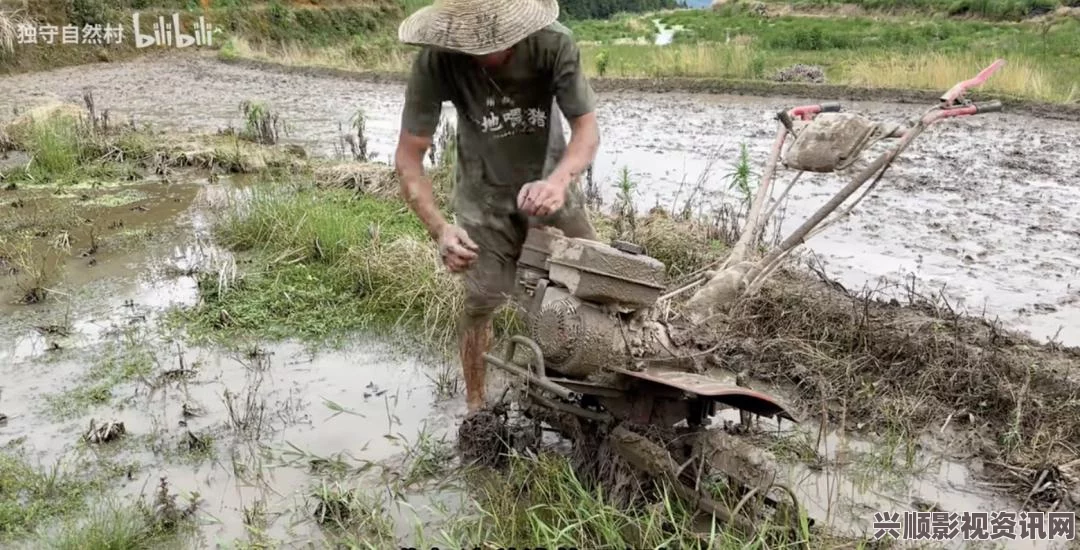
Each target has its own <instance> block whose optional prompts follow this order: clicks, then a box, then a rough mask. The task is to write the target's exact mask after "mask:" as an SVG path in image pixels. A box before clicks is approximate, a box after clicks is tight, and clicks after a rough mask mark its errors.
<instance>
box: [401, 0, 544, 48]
mask: <svg viewBox="0 0 1080 550" xmlns="http://www.w3.org/2000/svg"><path fill="white" fill-rule="evenodd" d="M558 18H559V3H558V0H488V1H486V2H484V1H476V0H471V1H470V0H446V1H442V2H436V3H435V4H434V5H431V6H426V7H423V8H420V9H419V10H417V11H416V12H415V13H413V14H412V15H410V16H409V17H407V18H405V20H404V21H402V23H401V25H400V26H399V27H398V39H399V40H401V41H402V42H404V43H405V44H412V45H416V46H433V47H436V48H440V49H446V50H452V51H457V52H461V53H466V54H470V55H487V54H489V53H495V52H498V51H502V50H505V49H507V48H509V47H511V46H513V45H514V44H516V43H518V42H520V41H522V40H524V39H525V38H526V37H528V36H529V35H530V34H532V33H534V32H536V31H538V30H540V29H543V28H544V27H547V26H548V25H550V24H552V23H554V22H555V21H557V20H558Z"/></svg>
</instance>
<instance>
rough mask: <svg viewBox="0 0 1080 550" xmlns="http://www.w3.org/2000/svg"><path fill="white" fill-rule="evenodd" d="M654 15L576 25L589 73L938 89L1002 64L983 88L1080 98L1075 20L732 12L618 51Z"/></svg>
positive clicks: (709, 13)
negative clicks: (803, 74) (812, 74)
mask: <svg viewBox="0 0 1080 550" xmlns="http://www.w3.org/2000/svg"><path fill="white" fill-rule="evenodd" d="M653 17H654V16H625V17H621V18H618V19H615V20H611V21H603V22H586V23H582V24H578V25H574V26H573V28H574V30H575V33H576V35H577V37H578V39H579V40H581V41H583V42H584V43H586V44H588V46H587V47H586V48H585V51H586V57H587V62H588V64H589V66H590V69H591V70H594V71H596V73H597V74H603V75H605V76H650V77H663V76H680V77H723V78H741V79H768V78H772V77H773V76H774V75H775V74H776V72H777V71H778V70H780V69H782V68H784V67H788V66H791V65H794V64H797V63H801V64H810V65H818V66H820V67H822V68H823V69H824V71H825V76H826V79H827V81H829V82H832V83H838V84H853V85H859V86H883V87H899V88H928V89H939V88H941V87H942V86H946V87H947V86H948V85H949V84H951V83H952V82H955V81H956V80H957V78H958V77H959V78H966V75H970V74H972V71H977V70H978V69H979V68H980V67H982V66H985V65H987V64H989V63H990V62H991V61H993V59H995V58H998V57H1003V58H1005V59H1007V61H1008V62H1009V63H1008V66H1007V67H1006V69H1005V70H1004V71H1002V73H1001V74H999V75H997V76H996V77H995V79H994V81H992V82H991V83H990V85H989V88H991V89H996V90H998V91H1000V92H1003V93H1012V94H1016V95H1021V96H1027V97H1037V98H1040V99H1045V100H1054V101H1076V100H1080V20H1078V19H1075V18H1069V17H1059V18H1053V19H1047V20H1046V21H1042V22H1035V21H1028V22H1022V23H1013V22H991V21H985V20H973V19H952V18H919V17H914V16H903V17H899V16H898V17H869V16H860V17H855V16H853V17H842V18H841V17H803V16H794V15H790V16H777V17H768V18H762V17H759V16H756V15H753V14H752V13H749V12H748V11H747V10H746V9H744V8H739V7H730V6H729V7H724V8H722V9H719V10H683V11H675V12H666V13H663V14H659V15H657V16H655V17H656V18H659V19H660V20H661V22H662V23H663V24H664V25H666V26H669V27H681V28H682V29H683V30H681V31H679V32H677V33H676V34H675V37H674V42H673V44H672V45H670V46H666V47H656V46H651V45H635V44H625V43H620V38H634V37H638V36H641V35H642V32H643V31H642V30H641V29H648V28H649V27H650V26H652V22H651V21H650V19H652V18H653ZM653 30H655V29H653ZM650 36H651V35H650Z"/></svg>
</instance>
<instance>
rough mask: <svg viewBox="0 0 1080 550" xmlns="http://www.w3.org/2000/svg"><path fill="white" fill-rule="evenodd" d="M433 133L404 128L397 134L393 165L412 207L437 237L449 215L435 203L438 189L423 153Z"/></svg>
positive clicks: (429, 144) (433, 235) (436, 237)
mask: <svg viewBox="0 0 1080 550" xmlns="http://www.w3.org/2000/svg"><path fill="white" fill-rule="evenodd" d="M431 142H432V138H431V136H427V137H424V136H416V135H413V134H411V133H409V132H408V130H406V129H404V128H402V129H401V134H400V135H399V136H398V145H397V152H396V153H395V154H394V165H395V168H396V169H397V175H398V181H399V182H400V186H401V194H402V196H403V197H404V198H405V201H406V202H408V204H409V208H410V209H412V211H413V212H414V213H415V214H416V216H417V217H418V218H420V221H421V222H422V223H423V224H424V227H426V228H427V230H428V234H429V235H431V238H432V239H438V238H439V234H440V233H441V232H442V230H443V228H444V227H446V225H447V222H446V218H444V217H443V215H442V212H439V207H438V206H436V205H435V193H434V190H433V188H432V183H431V178H429V177H427V175H425V174H424V154H425V153H427V151H428V149H430V148H431Z"/></svg>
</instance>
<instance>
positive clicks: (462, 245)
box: [439, 224, 480, 273]
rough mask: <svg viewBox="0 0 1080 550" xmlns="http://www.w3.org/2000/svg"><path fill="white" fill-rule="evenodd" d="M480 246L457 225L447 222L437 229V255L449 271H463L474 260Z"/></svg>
mask: <svg viewBox="0 0 1080 550" xmlns="http://www.w3.org/2000/svg"><path fill="white" fill-rule="evenodd" d="M479 250H480V247H479V246H476V243H474V242H473V241H472V239H470V238H469V234H468V233H466V232H465V230H464V229H462V228H461V227H459V226H457V225H453V224H447V225H445V226H444V227H443V228H442V231H439V255H440V256H442V260H443V264H445V265H446V267H447V269H449V270H450V272H451V273H460V272H462V271H465V270H466V269H468V268H469V266H471V265H472V264H473V262H475V261H476V257H477V254H476V253H477V252H479Z"/></svg>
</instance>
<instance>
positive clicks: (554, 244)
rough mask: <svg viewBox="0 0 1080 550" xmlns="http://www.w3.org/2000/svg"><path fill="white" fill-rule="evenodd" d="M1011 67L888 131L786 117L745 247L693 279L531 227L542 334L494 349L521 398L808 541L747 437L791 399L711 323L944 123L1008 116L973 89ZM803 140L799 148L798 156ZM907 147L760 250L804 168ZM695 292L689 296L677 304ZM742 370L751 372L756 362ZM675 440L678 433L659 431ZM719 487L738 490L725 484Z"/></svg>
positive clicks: (528, 272) (823, 169) (807, 111)
mask: <svg viewBox="0 0 1080 550" xmlns="http://www.w3.org/2000/svg"><path fill="white" fill-rule="evenodd" d="M1003 64H1004V62H1003V61H1001V60H999V61H997V62H995V63H994V64H993V65H991V66H989V67H987V68H986V69H984V70H983V71H982V72H980V73H979V74H978V76H976V77H975V78H973V79H971V80H967V81H964V82H961V83H959V84H957V85H956V86H954V87H953V88H952V89H951V90H949V91H948V92H947V93H946V94H944V95H943V96H941V98H940V104H939V105H936V106H934V107H933V108H932V109H930V110H929V111H927V112H926V113H925V114H924V115H923V116H922V117H920V118H918V119H915V120H913V121H911V122H909V123H907V124H887V123H878V122H873V121H871V120H870V119H868V118H866V117H864V116H862V115H859V114H855V113H845V112H841V107H840V105H838V104H821V105H808V106H802V107H796V108H794V109H790V110H787V111H783V112H781V113H779V114H778V115H777V126H778V132H777V137H776V142H775V143H774V146H773V148H772V152H771V154H770V156H769V159H768V161H767V163H766V167H765V170H764V174H763V177H762V181H761V184H760V186H759V189H758V191H757V193H756V195H755V197H754V200H753V202H752V204H751V206H750V208H749V210H748V215H747V221H746V224H745V226H744V228H743V232H742V235H741V237H740V240H739V242H738V243H736V244H735V246H734V247H733V249H732V253H731V254H730V255H729V256H728V257H727V258H725V259H724V260H723V261H722V262H721V263H719V264H718V265H712V266H708V267H707V268H705V269H703V270H701V272H700V273H697V274H692V275H691V276H690V280H689V281H686V280H684V281H668V280H666V276H665V271H666V268H665V265H664V264H663V263H661V262H660V261H658V260H656V259H654V258H652V257H650V256H647V255H646V254H645V252H646V251H644V250H642V248H641V247H639V246H637V245H634V244H632V243H628V242H624V241H616V242H613V243H611V244H610V245H607V244H603V243H598V242H593V241H586V240H580V239H570V238H566V237H563V236H561V235H559V234H557V232H549V231H548V230H542V229H533V230H531V231H530V233H529V236H528V240H527V242H526V244H525V247H524V250H523V252H522V255H521V258H520V260H519V262H518V268H519V269H518V283H519V287H518V290H519V294H518V297H517V300H516V301H517V303H518V305H519V307H520V308H521V309H522V310H523V311H524V312H525V313H526V317H527V326H528V336H525V335H517V336H514V337H513V338H512V339H511V341H510V342H509V345H508V347H507V349H506V350H505V354H504V355H503V356H502V357H500V356H498V355H496V354H495V353H489V354H486V355H485V356H484V357H485V360H486V362H487V363H488V364H489V365H492V366H494V367H497V368H499V369H501V370H502V371H505V372H506V373H508V374H509V375H511V376H512V380H514V382H513V383H511V385H510V388H509V390H508V393H507V394H506V395H508V396H511V399H510V400H509V401H508V403H513V404H516V406H517V408H518V409H519V410H521V411H522V412H523V413H524V416H525V417H527V418H530V419H532V420H533V421H537V422H538V424H537V425H541V424H547V425H548V426H550V429H553V430H555V431H557V432H559V433H561V434H562V435H563V436H565V437H567V438H570V439H571V440H573V441H574V442H575V448H577V449H578V450H581V449H583V448H587V449H593V450H595V452H601V451H599V450H598V449H600V448H601V447H603V446H605V445H606V451H604V452H607V451H613V454H614V455H616V456H619V457H621V459H622V460H623V461H624V463H625V464H626V465H628V466H629V467H630V468H632V469H633V470H634V471H636V472H638V473H639V474H645V475H646V476H647V478H650V479H653V480H664V481H666V482H668V484H669V486H670V487H671V488H672V489H673V490H674V491H675V492H676V493H677V494H678V496H679V497H681V498H682V499H683V500H684V501H685V502H686V503H688V504H689V505H690V506H691V507H692V508H691V509H693V507H696V508H697V509H699V510H700V511H702V512H704V513H706V514H710V515H712V517H713V519H714V520H718V521H720V522H721V523H723V524H725V525H726V526H728V527H729V528H733V529H735V530H736V531H739V532H742V533H745V534H752V533H754V532H755V531H758V530H760V529H762V528H763V527H762V526H764V525H769V526H772V527H769V528H768V529H770V530H779V531H783V532H785V533H786V535H787V536H788V537H790V536H792V535H795V536H798V531H799V530H798V529H796V527H797V525H798V522H799V515H800V514H799V505H798V502H797V498H796V497H795V494H794V493H793V492H792V491H791V490H790V489H787V488H785V487H783V486H781V485H779V484H776V483H775V479H776V466H775V463H774V462H773V461H772V460H771V459H770V458H769V456H768V453H767V452H765V451H763V450H760V449H757V448H755V447H754V446H753V445H752V444H751V443H749V442H748V441H746V438H745V437H742V434H745V433H746V428H747V427H749V420H750V419H751V418H752V415H760V416H765V417H775V418H783V419H788V420H792V421H798V419H797V416H798V415H797V414H796V413H795V412H794V411H793V410H792V409H791V408H790V407H789V405H787V404H784V403H783V402H782V400H781V399H779V398H777V397H776V396H774V395H770V394H768V393H765V392H763V391H759V390H755V389H754V386H755V385H756V384H755V382H754V381H753V380H751V379H749V377H748V376H746V374H742V375H736V373H735V372H734V371H733V370H731V363H733V362H735V361H734V360H733V359H732V358H725V357H720V356H718V353H716V350H718V349H721V347H722V346H721V345H719V343H718V342H716V340H717V339H718V338H717V337H716V336H715V335H716V333H717V331H716V330H708V327H713V328H715V326H716V325H715V324H714V323H716V322H718V320H720V322H722V319H723V317H724V311H725V310H728V309H729V308H730V307H731V306H732V305H733V304H734V303H736V302H737V301H738V300H739V299H741V298H744V297H746V296H748V295H749V294H751V293H753V292H755V291H756V290H757V289H759V288H760V287H761V285H762V284H763V282H764V281H765V279H766V278H767V277H768V276H769V275H770V273H772V272H773V271H774V270H775V269H776V268H777V267H778V266H779V265H780V264H781V263H782V261H783V260H784V259H785V258H786V257H787V256H788V255H789V254H790V252H791V251H792V250H793V249H794V248H796V247H797V246H798V245H799V244H802V243H803V242H805V240H806V239H807V238H809V237H811V236H813V235H814V234H817V233H819V232H820V231H821V230H823V229H825V228H826V227H828V226H829V225H831V224H833V223H835V222H836V221H837V220H839V219H840V218H841V217H843V216H845V215H847V214H848V213H850V212H851V210H852V208H853V207H854V206H855V204H857V203H858V202H859V201H861V200H862V198H863V197H865V196H866V195H867V194H868V193H869V192H870V191H871V190H872V189H873V188H874V187H875V186H876V185H877V183H878V181H880V179H881V176H882V175H883V174H884V172H885V171H886V169H887V168H888V167H889V165H890V164H891V163H892V162H893V161H894V160H895V159H896V157H897V156H898V155H899V154H900V153H901V152H903V151H904V149H905V148H906V147H907V146H908V145H909V144H910V143H911V141H912V140H913V139H915V138H916V137H917V136H919V135H920V134H921V133H922V132H923V131H924V130H926V129H927V128H928V127H929V126H930V125H932V124H934V123H936V122H939V121H941V120H944V119H947V118H955V117H960V116H967V115H974V114H981V113H987V112H996V111H1000V110H1001V108H1002V106H1001V103H1000V102H998V101H991V102H986V103H971V102H969V101H966V100H964V99H963V96H964V94H965V93H966V91H967V90H968V88H970V87H974V86H978V85H980V84H982V83H983V82H984V81H985V80H986V79H987V78H988V77H989V76H990V75H991V74H992V73H993V72H995V71H997V70H998V69H999V68H1000V67H1001V66H1002V65H1003ZM789 137H794V140H793V142H792V143H791V144H790V145H789V146H788V147H786V148H785V147H784V145H785V142H787V140H788V138H789ZM894 138H895V139H898V142H896V143H895V145H893V146H891V147H889V148H888V149H887V150H885V151H884V152H883V153H882V154H881V155H880V156H878V157H877V158H876V159H875V160H873V161H872V162H870V163H869V164H867V165H866V167H865V168H863V169H861V170H860V171H859V173H858V174H856V175H855V176H854V177H853V178H852V180H851V182H850V183H849V184H848V185H846V186H845V187H843V188H842V189H841V190H840V191H839V192H838V193H837V194H836V195H835V196H834V197H833V198H832V199H830V200H829V201H828V202H827V203H826V204H825V205H823V206H822V207H821V209H819V210H818V211H817V212H816V213H814V214H813V215H812V216H811V217H810V218H808V219H807V220H806V222H805V223H803V224H802V225H801V226H800V227H799V228H798V229H796V230H795V231H794V232H792V234H791V235H790V236H788V237H787V238H786V239H784V240H783V241H782V242H781V244H779V245H778V246H777V247H774V248H773V249H772V250H771V251H769V252H768V253H766V254H765V255H764V257H761V258H750V257H749V256H750V254H749V252H748V251H750V250H753V249H755V248H757V247H756V246H753V245H754V244H755V243H758V242H760V241H759V239H760V238H761V236H760V235H761V228H762V227H763V226H764V225H765V222H766V221H767V220H768V219H769V218H770V217H771V216H772V214H773V212H774V211H775V209H776V205H777V204H779V203H780V202H782V201H783V200H784V198H785V197H786V196H787V193H788V192H789V191H790V190H791V188H792V187H793V186H794V184H795V182H796V181H797V180H798V179H799V176H800V175H802V173H803V172H808V171H809V172H817V173H830V172H842V171H843V170H845V169H847V168H849V167H851V166H853V165H854V164H855V163H856V161H857V160H858V159H859V156H860V154H861V153H862V152H864V151H865V150H866V149H867V148H868V147H870V146H871V145H873V144H874V143H876V142H878V141H881V140H885V139H894ZM781 160H782V163H783V165H784V166H785V167H786V168H788V169H790V170H794V171H796V172H797V173H796V174H795V176H794V178H793V179H792V180H791V183H789V184H788V185H787V187H786V188H785V189H784V190H783V191H782V192H781V194H780V195H779V197H777V198H776V199H775V200H773V198H772V189H771V181H772V179H773V175H774V174H775V172H776V168H777V164H778V163H779V162H780V161H781ZM871 180H872V181H871ZM867 182H870V184H869V185H865V184H866V183H867ZM859 189H864V190H863V193H862V195H861V196H859V197H858V199H856V200H855V201H854V202H853V203H852V204H851V205H850V206H847V207H845V208H844V209H842V210H839V211H838V212H836V215H835V216H833V217H832V218H831V219H829V220H826V218H827V217H828V216H829V215H830V214H832V213H833V212H834V211H837V210H838V209H839V207H840V206H841V205H842V204H843V203H844V202H845V201H846V200H847V199H848V198H849V197H850V196H851V195H853V194H854V193H855V192H856V191H858V190H859ZM769 202H771V206H770V207H769V208H768V210H767V211H766V210H765V208H764V207H765V205H766V203H769ZM763 211H764V212H765V213H764V215H762V212H763ZM694 289H697V290H696V292H695V293H694V294H693V295H692V296H691V297H690V299H688V300H676V298H677V297H678V296H680V295H685V294H686V293H688V292H689V291H690V290H694ZM673 312H674V313H673ZM703 327H704V328H706V330H701V329H702V328H703ZM710 333H711V334H712V335H713V338H712V340H713V342H711V344H713V345H712V346H711V348H710V342H709V335H710ZM702 349H704V351H701V350H702ZM680 350H682V353H680ZM737 370H740V371H743V372H744V373H749V374H752V372H753V367H752V366H751V365H740V366H738V368H737ZM722 408H732V409H737V410H738V411H739V413H740V414H739V416H740V419H739V421H737V422H736V421H734V420H733V421H731V422H720V423H711V422H710V419H711V418H712V417H713V415H714V414H716V413H717V412H718V411H719V410H720V409H722ZM661 433H662V434H666V435H665V436H664V437H657V434H661ZM589 452H592V451H589ZM717 480H719V482H720V483H719V485H718V484H717ZM718 486H720V487H725V489H724V490H723V491H716V490H714V489H712V488H713V487H718ZM811 521H812V520H811ZM788 540H793V539H791V538H788ZM804 542H805V541H804Z"/></svg>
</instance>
